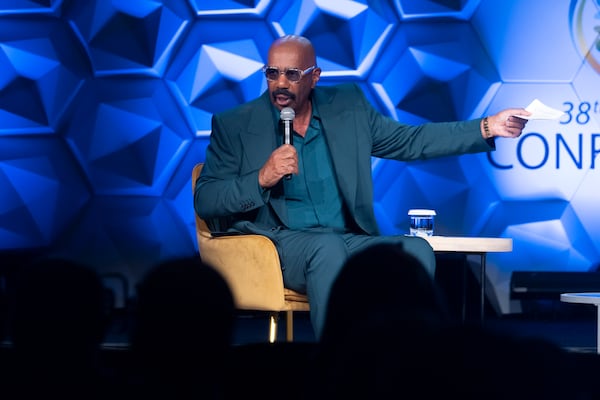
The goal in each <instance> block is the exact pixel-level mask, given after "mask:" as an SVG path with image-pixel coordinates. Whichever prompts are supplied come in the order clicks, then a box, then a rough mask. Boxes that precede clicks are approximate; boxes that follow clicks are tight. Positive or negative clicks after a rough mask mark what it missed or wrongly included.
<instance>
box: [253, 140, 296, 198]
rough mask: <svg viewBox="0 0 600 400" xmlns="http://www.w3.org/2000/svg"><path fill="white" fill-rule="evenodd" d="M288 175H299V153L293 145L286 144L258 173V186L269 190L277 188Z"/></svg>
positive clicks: (274, 152)
mask: <svg viewBox="0 0 600 400" xmlns="http://www.w3.org/2000/svg"><path fill="white" fill-rule="evenodd" d="M288 174H294V175H297V174H298V153H297V152H296V148H295V147H294V146H292V145H291V144H284V145H281V146H280V147H278V148H277V149H275V151H273V152H272V153H271V156H269V159H268V160H267V162H266V163H265V165H263V166H262V168H261V169H260V171H258V184H259V185H260V187H262V188H264V189H267V188H270V187H272V186H275V185H276V184H277V182H279V181H280V180H281V178H283V177H284V176H285V175H288Z"/></svg>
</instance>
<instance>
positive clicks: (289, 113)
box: [279, 107, 296, 121]
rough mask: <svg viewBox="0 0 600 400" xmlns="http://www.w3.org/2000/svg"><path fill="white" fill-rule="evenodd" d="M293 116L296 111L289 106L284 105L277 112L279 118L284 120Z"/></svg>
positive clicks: (288, 119) (290, 119)
mask: <svg viewBox="0 0 600 400" xmlns="http://www.w3.org/2000/svg"><path fill="white" fill-rule="evenodd" d="M295 116H296V113H295V112H294V109H293V108H291V107H285V108H284V109H282V110H281V112H280V113H279V118H281V119H282V120H284V121H292V120H293V119H294V117H295Z"/></svg>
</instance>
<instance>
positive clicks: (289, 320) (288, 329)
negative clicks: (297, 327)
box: [285, 310, 294, 342]
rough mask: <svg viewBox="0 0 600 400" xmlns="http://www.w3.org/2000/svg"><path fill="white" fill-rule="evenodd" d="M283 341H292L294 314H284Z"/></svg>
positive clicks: (290, 312)
mask: <svg viewBox="0 0 600 400" xmlns="http://www.w3.org/2000/svg"><path fill="white" fill-rule="evenodd" d="M285 323H286V326H285V340H287V341H288V342H293V341H294V312H293V311H291V310H290V311H286V312H285Z"/></svg>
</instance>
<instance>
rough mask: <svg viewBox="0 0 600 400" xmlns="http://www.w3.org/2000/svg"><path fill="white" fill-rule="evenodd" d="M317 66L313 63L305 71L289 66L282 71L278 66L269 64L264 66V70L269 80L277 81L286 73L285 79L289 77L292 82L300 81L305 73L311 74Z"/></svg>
mask: <svg viewBox="0 0 600 400" xmlns="http://www.w3.org/2000/svg"><path fill="white" fill-rule="evenodd" d="M315 68H317V66H316V65H313V66H312V67H308V68H306V69H305V70H304V71H302V70H301V69H299V68H287V69H284V70H283V71H280V70H279V68H277V67H271V66H269V65H265V66H264V67H263V72H264V73H265V77H266V78H267V80H269V81H276V80H278V79H279V75H281V74H283V75H285V79H287V80H288V81H290V82H300V80H301V79H302V78H303V77H304V75H306V74H309V73H310V72H312V71H313V70H314V69H315Z"/></svg>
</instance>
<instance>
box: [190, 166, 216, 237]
mask: <svg viewBox="0 0 600 400" xmlns="http://www.w3.org/2000/svg"><path fill="white" fill-rule="evenodd" d="M202 167H204V163H198V164H196V165H194V169H193V170H192V193H193V192H194V189H195V187H196V181H197V180H198V177H199V176H200V172H202ZM194 215H195V216H196V239H197V241H198V243H201V242H202V240H206V239H210V238H211V237H212V234H211V233H210V229H208V225H206V222H205V221H204V220H203V219H202V218H200V217H199V216H198V213H196V212H195V213H194Z"/></svg>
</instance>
